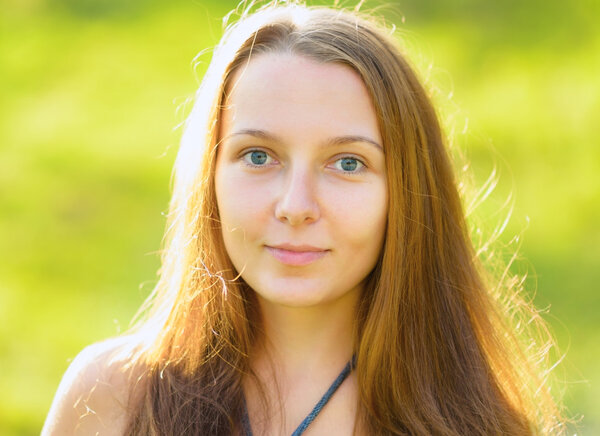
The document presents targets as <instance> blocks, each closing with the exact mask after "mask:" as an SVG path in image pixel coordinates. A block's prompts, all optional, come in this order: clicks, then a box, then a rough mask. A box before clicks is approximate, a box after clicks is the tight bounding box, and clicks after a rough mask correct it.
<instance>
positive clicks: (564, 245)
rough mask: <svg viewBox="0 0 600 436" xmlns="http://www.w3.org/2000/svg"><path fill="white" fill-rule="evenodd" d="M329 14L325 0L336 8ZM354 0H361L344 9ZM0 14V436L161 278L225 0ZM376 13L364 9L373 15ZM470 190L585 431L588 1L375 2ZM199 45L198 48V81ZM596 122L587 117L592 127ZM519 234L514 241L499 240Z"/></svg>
mask: <svg viewBox="0 0 600 436" xmlns="http://www.w3.org/2000/svg"><path fill="white" fill-rule="evenodd" d="M331 3H333V0H332V1H331ZM354 3H356V2H354ZM5 4H6V7H3V8H2V11H1V12H0V80H1V83H2V97H1V98H0V392H2V395H1V396H0V434H1V435H6V436H12V435H35V434H39V431H40V428H41V425H42V423H43V420H44V417H45V414H46V413H47V410H48V408H49V406H50V402H51V400H52V397H53V394H54V391H55V390H56V387H57V385H58V382H59V380H60V377H61V374H62V373H63V372H64V371H65V369H66V367H67V366H68V363H69V361H70V359H72V358H73V357H74V356H75V355H76V354H77V352H78V351H79V350H81V349H82V348H83V347H84V346H85V345H86V344H89V343H91V342H94V341H97V340H99V339H102V338H105V337H107V336H110V335H114V334H116V333H118V332H119V331H122V330H124V329H126V328H127V326H128V324H129V321H130V319H131V318H132V316H133V315H134V313H135V311H136V309H137V307H138V306H139V305H140V303H141V302H142V301H143V299H144V297H145V296H146V295H147V294H148V293H149V291H150V290H151V289H152V287H153V284H154V283H155V281H156V270H157V269H158V266H159V264H158V256H157V255H156V252H157V250H158V249H159V248H160V242H161V237H162V231H163V227H164V216H163V213H164V212H165V211H166V209H167V203H168V199H169V189H168V187H169V179H170V171H171V165H172V163H173V160H174V158H175V153H176V149H177V143H178V139H179V137H180V134H181V131H180V129H176V128H175V127H176V126H177V125H178V124H179V123H180V122H181V121H182V120H183V118H184V114H185V111H186V105H185V102H186V100H187V99H188V97H190V96H191V95H192V94H193V92H194V91H195V88H196V86H197V78H196V77H195V74H194V68H192V66H191V65H192V59H193V58H194V56H195V55H196V54H197V53H198V52H199V51H201V50H202V49H204V48H207V47H211V46H212V45H214V44H215V43H216V41H217V40H218V37H219V36H220V34H221V17H222V16H223V15H224V14H225V13H226V12H227V11H228V10H229V9H231V8H232V7H234V6H235V2H231V1H221V2H219V1H202V0H177V1H170V2H158V1H157V0H130V1H118V0H55V1H53V2H50V1H45V0H26V1H25V0H8V1H7V2H5ZM378 4H379V3H378V2H375V1H372V2H368V1H367V2H366V4H365V8H369V6H372V7H373V6H377V5H378ZM386 4H387V6H386V7H385V8H383V9H381V11H380V14H384V15H386V17H388V21H389V22H390V23H391V22H394V23H395V24H396V25H397V26H398V28H397V31H396V33H397V35H398V36H399V37H401V38H403V39H404V41H405V43H406V46H407V49H408V51H409V52H411V53H413V62H414V64H415V65H416V66H417V67H418V68H419V70H420V71H421V75H422V76H423V77H424V78H425V79H426V80H427V82H428V83H429V84H431V85H434V84H435V86H436V91H435V93H434V97H435V99H436V101H437V102H438V104H439V107H440V111H441V113H442V114H443V115H444V118H445V120H446V125H447V126H448V130H449V131H450V130H453V131H454V135H453V138H454V140H453V142H454V147H455V149H456V150H460V151H461V152H462V153H464V154H465V155H466V156H467V157H468V158H469V160H470V162H471V168H472V170H473V172H474V174H475V176H476V181H477V182H478V183H479V184H482V183H483V182H484V181H485V178H486V177H487V175H488V174H489V172H490V171H491V170H492V168H493V167H496V168H497V169H498V174H499V177H500V179H499V180H500V181H499V185H498V188H497V189H496V190H495V192H494V193H493V194H492V196H491V197H490V198H489V199H488V200H487V201H486V202H485V203H484V204H483V205H482V206H481V207H480V208H479V215H480V217H481V218H482V219H483V220H484V223H485V225H486V226H487V227H488V230H489V231H491V229H493V227H494V226H495V225H496V224H497V223H498V222H501V221H502V219H503V217H504V216H505V215H506V213H507V212H508V208H507V207H503V203H504V200H505V199H506V198H507V197H508V196H509V195H512V198H513V200H514V203H513V204H514V212H513V214H512V218H511V220H510V222H509V225H508V226H507V228H506V229H505V230H504V233H503V234H502V237H501V238H500V239H499V241H498V244H499V245H503V246H507V247H501V248H502V249H503V250H505V251H509V252H510V251H511V250H515V249H516V248H518V247H519V253H520V255H519V259H518V260H517V262H516V263H515V264H514V265H513V268H515V271H519V272H527V273H528V276H529V279H528V281H527V283H528V289H529V291H530V292H532V294H533V293H535V301H536V303H537V305H538V306H539V307H540V308H549V311H548V313H547V315H546V319H547V320H548V321H549V322H550V324H551V325H552V329H553V331H554V334H555V336H556V338H557V342H558V346H559V348H560V352H561V353H566V357H565V359H564V361H563V362H562V363H561V365H559V366H558V367H557V374H558V376H559V378H560V379H561V380H562V383H561V384H559V385H558V386H557V387H558V388H559V389H558V390H561V391H563V392H564V400H565V403H566V405H567V406H568V409H569V414H570V416H573V417H576V418H577V417H579V418H580V423H579V428H578V430H577V434H578V435H595V434H600V408H599V407H598V403H599V402H600V365H599V364H598V362H599V361H600V321H599V320H600V316H598V312H600V288H599V285H598V283H600V226H599V223H600V133H599V131H598V121H600V30H598V29H600V28H598V26H597V23H596V21H597V17H600V7H599V6H598V3H597V2H592V1H591V0H590V1H578V2H572V3H569V4H567V3H565V2H559V1H557V0H549V1H542V0H530V1H528V2H517V1H515V0H512V1H508V2H502V3H500V2H498V3H497V4H496V3H495V2H487V1H484V0H481V1H476V0H463V1H462V2H453V1H450V0H440V1H437V2H435V1H433V2H422V1H418V0H410V1H405V2H387V3H386ZM209 60H210V53H207V54H205V55H203V56H201V57H199V59H198V61H199V63H198V64H197V66H196V68H195V70H196V74H197V75H201V73H202V72H203V71H204V68H205V67H206V65H207V63H208V61H209ZM594 121H595V123H594ZM515 235H519V241H518V242H514V241H513V242H512V243H511V242H510V241H511V240H513V237H514V236H515Z"/></svg>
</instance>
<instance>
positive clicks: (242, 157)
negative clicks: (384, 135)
mask: <svg viewBox="0 0 600 436" xmlns="http://www.w3.org/2000/svg"><path fill="white" fill-rule="evenodd" d="M254 152H261V153H265V154H266V155H267V159H269V158H270V159H272V160H275V159H274V158H273V157H272V156H271V154H270V153H269V152H267V151H265V150H261V149H260V148H254V149H251V150H246V151H245V152H243V153H242V154H241V155H240V160H242V162H243V163H244V164H245V165H247V166H248V167H251V168H265V167H267V166H268V165H267V164H265V165H256V164H254V163H252V162H250V161H249V156H250V155H251V154H252V153H254ZM247 158H248V159H247ZM343 159H352V160H355V161H357V162H358V163H359V165H360V167H359V168H358V170H357V171H343V170H338V169H337V168H336V170H337V171H339V172H340V173H342V174H344V175H351V176H354V175H357V174H361V173H362V172H363V171H365V170H366V169H367V168H368V167H367V165H366V164H365V163H364V162H363V160H362V159H359V158H358V157H356V156H353V155H345V156H340V157H338V158H337V159H336V160H335V161H334V162H339V161H341V160H343Z"/></svg>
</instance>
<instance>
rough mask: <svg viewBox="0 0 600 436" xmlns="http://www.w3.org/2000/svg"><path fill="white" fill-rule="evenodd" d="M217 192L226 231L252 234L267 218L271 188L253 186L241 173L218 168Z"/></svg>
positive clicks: (222, 222) (254, 184)
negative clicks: (253, 229) (254, 228)
mask: <svg viewBox="0 0 600 436" xmlns="http://www.w3.org/2000/svg"><path fill="white" fill-rule="evenodd" d="M215 190H216V196H217V205H218V208H219V215H220V217H221V224H222V226H223V231H224V232H225V231H229V232H236V231H237V230H240V229H244V231H252V228H253V227H255V226H256V224H259V223H260V222H263V221H264V219H265V218H266V216H267V214H268V211H269V201H270V200H269V199H270V198H271V197H272V193H271V192H269V186H265V185H264V184H257V183H253V182H252V180H249V179H248V178H247V177H244V176H243V174H240V172H239V171H236V170H232V169H231V168H230V167H228V166H226V165H223V166H220V167H219V166H217V171H216V174H215ZM236 233H237V232H236Z"/></svg>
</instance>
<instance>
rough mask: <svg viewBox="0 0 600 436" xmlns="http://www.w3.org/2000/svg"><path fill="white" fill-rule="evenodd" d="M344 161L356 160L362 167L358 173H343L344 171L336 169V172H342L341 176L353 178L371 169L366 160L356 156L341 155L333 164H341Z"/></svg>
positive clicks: (335, 157)
mask: <svg viewBox="0 0 600 436" xmlns="http://www.w3.org/2000/svg"><path fill="white" fill-rule="evenodd" d="M342 159H353V160H356V161H358V162H359V163H360V165H361V166H360V168H358V169H357V170H356V171H343V170H339V169H337V168H335V170H336V171H338V172H340V173H341V174H344V175H351V176H353V175H357V174H361V173H362V172H363V171H366V170H367V169H369V165H367V164H366V162H365V159H363V158H361V157H359V156H356V155H354V154H340V155H337V156H334V158H333V164H335V163H336V162H339V161H340V160H342Z"/></svg>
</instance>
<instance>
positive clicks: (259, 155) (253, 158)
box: [242, 150, 273, 167]
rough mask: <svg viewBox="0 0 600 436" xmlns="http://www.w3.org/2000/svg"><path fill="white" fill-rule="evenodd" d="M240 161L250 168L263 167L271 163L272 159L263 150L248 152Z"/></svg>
mask: <svg viewBox="0 0 600 436" xmlns="http://www.w3.org/2000/svg"><path fill="white" fill-rule="evenodd" d="M242 160H243V161H244V162H245V163H246V164H247V165H249V166H252V167H264V166H267V165H268V164H270V163H272V161H273V158H272V157H271V156H269V153H267V152H266V151H263V150H250V151H248V152H246V153H244V155H243V156H242Z"/></svg>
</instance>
